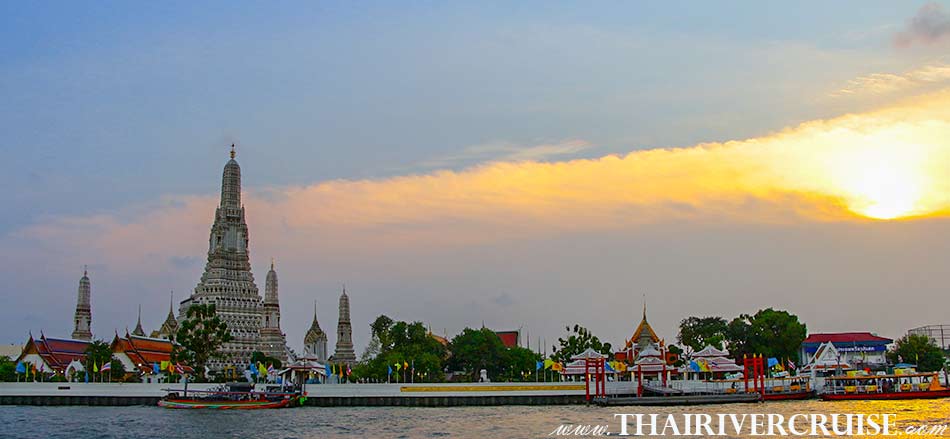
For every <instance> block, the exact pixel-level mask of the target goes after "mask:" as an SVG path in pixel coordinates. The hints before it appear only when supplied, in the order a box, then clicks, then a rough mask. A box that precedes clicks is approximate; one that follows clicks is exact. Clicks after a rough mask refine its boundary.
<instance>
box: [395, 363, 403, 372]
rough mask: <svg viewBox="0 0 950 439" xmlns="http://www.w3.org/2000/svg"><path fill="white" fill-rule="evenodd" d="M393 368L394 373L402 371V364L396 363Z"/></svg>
mask: <svg viewBox="0 0 950 439" xmlns="http://www.w3.org/2000/svg"><path fill="white" fill-rule="evenodd" d="M394 366H396V372H399V370H400V369H402V364H399V362H396V364H394Z"/></svg>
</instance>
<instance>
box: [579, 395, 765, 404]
mask: <svg viewBox="0 0 950 439" xmlns="http://www.w3.org/2000/svg"><path fill="white" fill-rule="evenodd" d="M760 400H761V398H760V395H759V394H758V393H732V394H727V393H720V394H702V393H693V394H690V393H684V394H679V395H671V396H639V397H635V396H631V397H625V396H619V397H612V396H608V397H603V396H599V397H596V398H593V399H591V402H593V403H594V404H597V405H599V406H677V405H708V404H733V403H742V402H759V401H760Z"/></svg>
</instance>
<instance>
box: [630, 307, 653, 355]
mask: <svg viewBox="0 0 950 439" xmlns="http://www.w3.org/2000/svg"><path fill="white" fill-rule="evenodd" d="M659 342H660V337H658V336H657V335H656V332H655V331H654V330H653V327H652V326H650V323H649V322H647V304H646V303H644V304H643V319H641V320H640V324H639V325H637V329H636V330H635V331H633V335H631V336H630V339H628V340H627V344H626V346H625V347H624V350H626V351H631V349H632V350H633V355H630V356H628V358H636V354H637V353H639V352H640V351H643V350H645V349H649V348H651V347H653V345H655V344H657V343H659Z"/></svg>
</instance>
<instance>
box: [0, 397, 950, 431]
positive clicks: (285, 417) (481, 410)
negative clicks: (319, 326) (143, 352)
mask: <svg viewBox="0 0 950 439" xmlns="http://www.w3.org/2000/svg"><path fill="white" fill-rule="evenodd" d="M617 413H629V414H637V413H640V414H659V415H661V416H660V419H663V418H665V417H666V416H667V415H668V414H675V415H677V416H678V417H679V418H678V419H682V418H685V417H684V416H682V415H683V414H702V413H705V414H710V415H712V416H716V415H717V414H737V415H741V414H751V413H763V414H780V415H783V416H784V417H786V418H788V417H791V416H792V415H795V414H799V413H803V414H809V413H822V414H829V413H856V414H858V413H863V414H872V413H880V414H885V413H890V414H894V415H896V422H895V424H894V427H893V428H895V429H898V430H901V433H903V430H905V429H906V428H908V427H920V426H926V427H930V426H935V425H941V424H950V399H943V400H918V401H899V402H894V401H881V402H875V401H856V402H848V401H845V402H823V401H818V400H813V401H794V402H793V401H789V402H771V403H765V404H725V405H717V406H702V407H665V408H664V407H608V408H601V407H588V406H531V407H529V406H504V407H452V408H410V407H334V408H320V407H304V408H296V409H284V410H260V411H244V412H238V411H230V412H228V411H212V410H168V409H162V408H158V407H85V406H73V407H32V406H31V407H26V406H3V407H0V437H4V438H6V437H17V438H68V439H78V438H93V437H105V438H168V439H171V438H200V439H210V438H219V437H225V438H260V439H264V438H266V439H271V438H350V437H360V438H544V437H554V436H549V434H551V433H552V432H554V431H555V430H557V429H558V427H559V426H561V425H568V424H570V425H578V424H581V425H584V424H591V425H605V426H606V428H607V431H608V432H609V433H610V435H612V436H613V435H617V434H618V433H620V431H621V430H620V421H619V420H618V419H616V418H615V416H614V414H617ZM676 422H681V421H676ZM662 425H663V424H662V422H661V423H660V426H661V428H662ZM681 427H682V426H681ZM631 428H632V427H631ZM947 431H948V433H945V434H944V435H937V436H933V435H931V436H929V437H950V429H948V430H947ZM628 432H629V433H631V434H632V433H633V430H632V429H631V430H630V431H628ZM670 433H671V431H670V430H668V431H667V435H668V436H670V437H672V434H670ZM745 433H746V434H741V435H738V436H736V435H734V434H731V432H728V431H727V435H726V436H723V437H745V436H746V435H747V433H748V432H747V431H746V432H745ZM572 437H576V436H572ZM694 437H697V436H694ZM808 437H831V436H828V435H823V434H819V435H818V436H808Z"/></svg>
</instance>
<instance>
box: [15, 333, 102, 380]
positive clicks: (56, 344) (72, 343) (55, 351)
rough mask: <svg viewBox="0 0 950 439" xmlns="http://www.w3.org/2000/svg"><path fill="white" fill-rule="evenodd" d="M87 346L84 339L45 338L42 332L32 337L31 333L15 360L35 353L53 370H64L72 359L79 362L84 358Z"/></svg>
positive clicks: (87, 343)
mask: <svg viewBox="0 0 950 439" xmlns="http://www.w3.org/2000/svg"><path fill="white" fill-rule="evenodd" d="M87 347H89V342H88V341H84V340H73V339H68V338H47V337H46V336H45V335H42V334H41V335H40V338H38V339H34V338H33V336H32V335H31V336H30V339H29V340H28V341H27V342H26V345H25V346H23V352H22V353H21V354H20V357H19V358H17V361H20V360H22V359H23V357H25V356H26V355H27V354H32V353H35V354H37V355H39V356H40V358H42V359H43V361H44V362H46V364H47V365H49V366H50V367H52V368H53V369H55V370H60V371H62V370H65V369H66V367H67V366H68V365H69V363H70V362H72V361H73V360H79V361H80V362H81V361H82V360H83V359H85V357H86V348H87Z"/></svg>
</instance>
